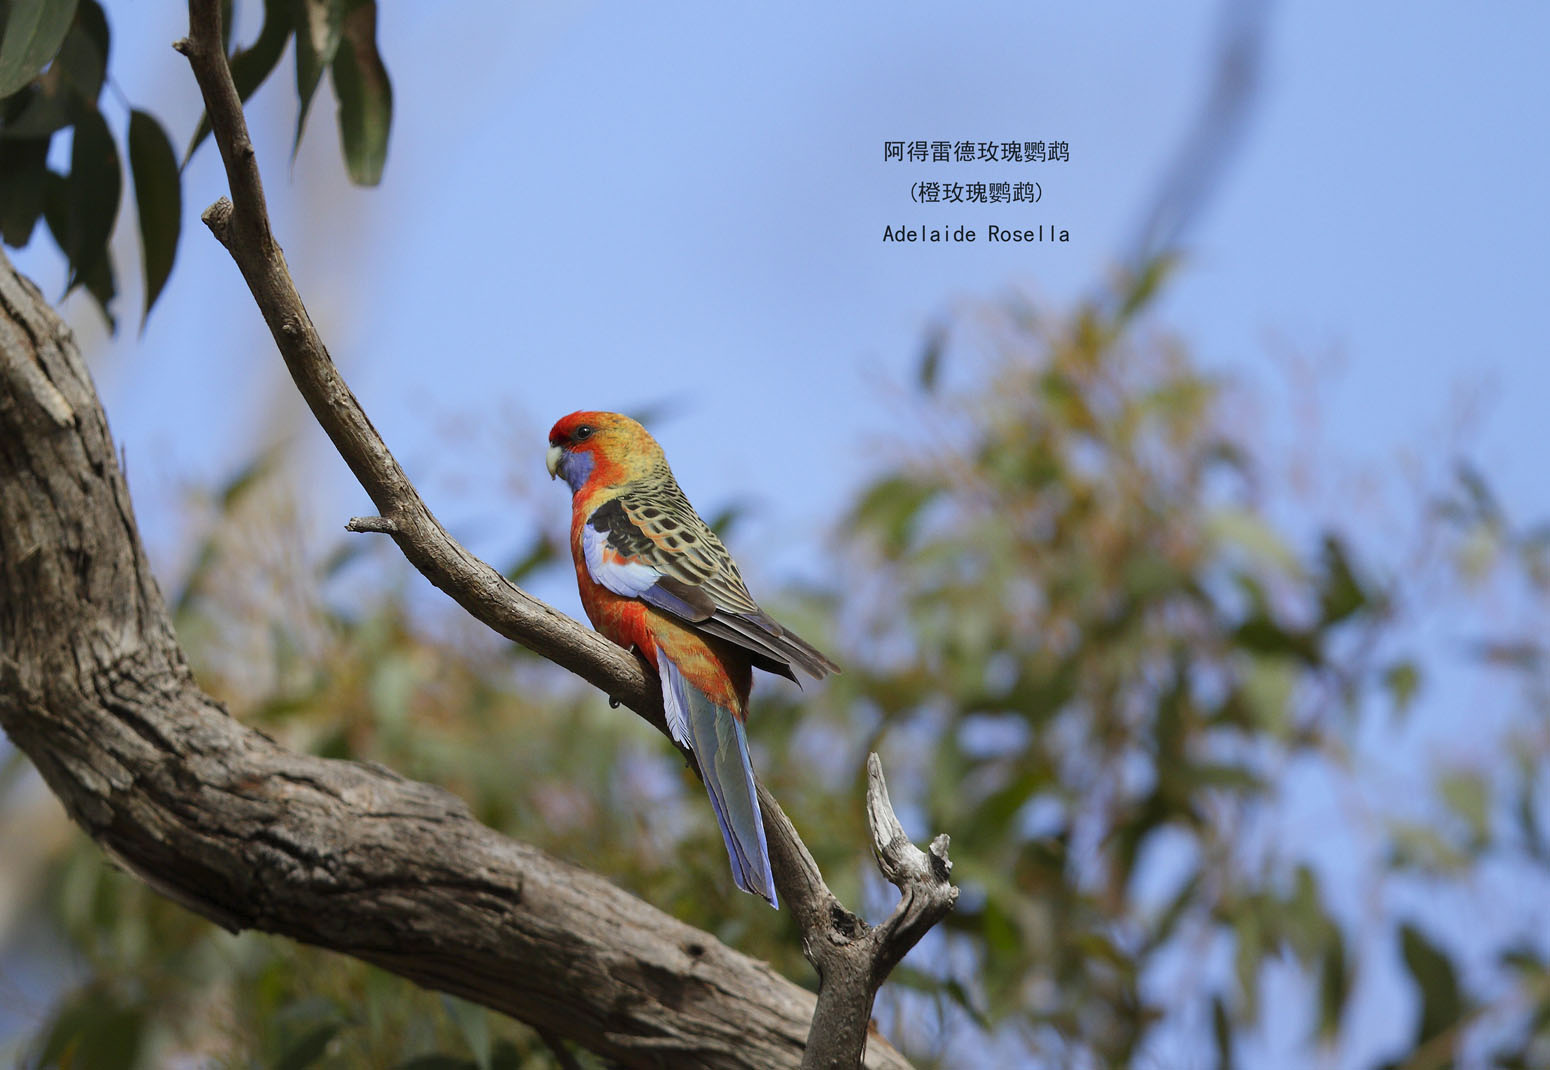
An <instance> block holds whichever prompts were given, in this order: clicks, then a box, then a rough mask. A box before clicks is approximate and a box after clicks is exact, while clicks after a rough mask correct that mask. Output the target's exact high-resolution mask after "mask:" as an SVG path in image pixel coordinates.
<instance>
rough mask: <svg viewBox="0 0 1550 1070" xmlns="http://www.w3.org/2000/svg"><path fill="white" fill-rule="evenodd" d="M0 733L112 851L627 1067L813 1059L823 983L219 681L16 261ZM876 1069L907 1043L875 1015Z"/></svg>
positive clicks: (66, 348)
mask: <svg viewBox="0 0 1550 1070" xmlns="http://www.w3.org/2000/svg"><path fill="white" fill-rule="evenodd" d="M0 728H3V729H4V731H5V732H6V734H7V735H8V736H9V737H10V739H11V740H12V741H13V742H14V743H15V744H16V745H17V746H18V747H19V748H20V749H21V750H22V751H24V752H25V753H26V754H27V755H28V756H29V757H30V758H31V759H32V761H33V763H34V764H35V765H36V766H37V768H38V770H39V771H40V772H41V773H42V775H43V777H44V779H45V780H46V781H47V782H48V784H49V786H50V788H52V790H53V791H54V793H55V794H56V795H57V796H58V797H59V798H60V800H61V801H62V802H63V803H64V805H65V807H66V809H67V810H68V811H69V813H70V815H71V817H72V818H73V819H74V820H75V821H76V822H77V823H79V824H80V825H81V827H82V828H83V829H85V830H86V831H87V833H88V834H90V835H91V836H92V838H93V839H95V840H96V841H97V842H98V843H99V844H101V845H102V847H103V848H104V850H106V851H107V852H108V853H109V854H110V855H111V856H112V857H113V858H114V859H116V860H117V861H118V862H119V863H120V864H122V865H123V866H124V867H125V868H127V869H128V870H130V871H131V872H133V873H135V874H137V875H138V876H139V877H140V878H142V879H143V880H145V881H146V882H147V883H148V884H150V885H151V886H153V887H155V888H157V889H158V890H159V891H161V892H163V893H164V894H166V895H168V896H170V897H171V898H173V899H175V900H176V901H178V902H179V903H182V904H183V905H184V906H186V907H188V908H189V909H191V910H194V911H196V912H197V913H199V914H201V915H203V916H205V917H207V918H210V919H211V920H213V921H215V922H217V923H218V924H220V925H222V926H224V927H226V928H227V929H230V930H232V931H237V930H240V929H243V928H255V929H260V930H263V931H266V932H272V933H277V934H280V935H284V936H289V937H292V938H294V939H297V940H301V941H303V942H306V943H310V944H314V945H317V946H320V947H326V948H331V949H334V950H337V951H340V952H343V953H345V954H348V955H352V956H355V957H357V958H360V959H362V960H365V961H367V962H371V963H374V964H376V965H378V966H381V967H383V968H385V969H388V970H391V971H393V972H394V973H397V974H400V975H402V976H404V977H407V978H409V979H411V980H413V981H415V982H417V983H419V984H422V985H425V986H427V987H431V988H435V989H439V990H442V991H446V992H451V993H455V994H457V995H459V996H462V997H464V998H467V999H470V1000H473V1001H475V1002H477V1003H480V1004H483V1005H484V1006H487V1007H491V1008H494V1009H495V1010H499V1011H502V1012H504V1013H506V1014H509V1015H511V1016H513V1017H515V1018H518V1019H520V1020H522V1021H524V1022H527V1023H529V1024H531V1025H533V1026H535V1027H537V1028H539V1029H540V1030H543V1031H545V1032H547V1033H551V1034H553V1035H556V1036H560V1037H564V1038H567V1039H570V1040H573V1041H575V1042H576V1043H578V1044H581V1045H583V1046H585V1047H586V1048H588V1049H590V1050H592V1051H594V1052H597V1053H598V1054H600V1055H602V1056H604V1057H605V1058H608V1059H611V1060H614V1061H616V1062H617V1063H619V1064H621V1065H624V1066H631V1067H637V1066H639V1067H659V1066H705V1067H749V1068H753V1067H774V1066H795V1065H797V1064H798V1063H799V1062H800V1061H801V1059H802V1056H803V1051H804V1047H805V1045H806V1043H807V1039H808V1029H809V1022H810V1021H811V1020H812V1018H813V1012H814V1002H815V1001H814V997H813V995H812V994H811V993H809V992H807V991H806V990H804V989H802V988H800V987H798V986H797V985H794V984H792V983H791V982H790V981H787V980H786V979H785V978H783V977H781V976H779V975H778V974H776V973H774V972H773V971H772V970H771V969H770V968H769V967H767V966H765V965H764V964H762V963H759V962H756V961H754V960H752V959H750V958H748V957H747V956H745V955H742V954H740V953H739V952H737V951H734V950H732V949H730V948H728V947H726V946H725V945H723V944H722V943H720V942H719V941H718V940H716V939H715V938H714V937H712V936H710V935H709V934H707V933H704V932H701V931H699V930H697V929H694V928H692V927H690V926H687V925H684V924H682V923H681V922H678V921H676V920H675V919H673V918H671V917H669V916H667V915H665V914H663V913H662V912H660V911H658V910H656V909H655V908H653V907H651V906H650V905H648V904H646V903H644V902H642V901H640V900H639V899H636V898H635V897H633V896H631V895H628V894H627V893H625V892H623V891H621V890H620V889H618V888H616V887H614V886H613V885H612V884H609V883H608V882H607V881H606V880H604V879H602V878H600V877H598V876H596V875H594V874H591V873H588V872H586V871H584V870H581V869H579V868H577V867H575V866H571V865H568V864H566V863H564V862H561V861H558V860H556V859H554V858H551V857H549V856H548V855H546V854H544V853H543V852H542V851H539V850H537V849H536V848H533V847H531V846H528V845H525V844H521V843H517V842H514V841H512V840H509V839H506V838H504V837H502V836H500V835H498V834H496V833H495V832H493V831H491V830H490V829H487V828H485V827H484V826H482V825H480V824H479V823H478V822H476V821H474V820H473V819H472V817H471V816H470V815H469V813H468V811H467V809H466V807H465V806H464V805H463V803H462V802H461V801H460V800H458V799H457V798H456V797H454V796H452V795H450V794H449V793H447V792H445V791H443V790H441V789H439V788H435V787H432V786H429V785H425V784H418V783H414V782H411V781H408V780H405V779H403V778H401V777H399V776H397V775H395V774H394V773H392V772H391V771H389V770H386V769H383V768H380V767H376V766H365V765H361V764H357V763H353V762H342V761H328V760H324V759H319V758H314V757H310V756H307V755H301V754H294V753H290V752H288V751H286V750H284V749H283V748H281V747H279V746H278V745H277V744H275V743H274V742H273V741H272V740H270V739H269V738H268V737H266V736H264V735H263V734H261V733H259V732H256V731H254V730H252V729H250V728H247V727H245V726H244V725H242V724H240V723H238V722H237V721H235V720H233V719H232V718H231V717H230V716H229V715H228V714H227V712H226V710H225V709H224V708H223V707H222V706H221V705H220V704H219V703H218V702H216V701H215V700H213V699H211V698H210V697H209V696H207V695H205V694H204V693H203V692H202V691H200V689H199V687H198V685H197V684H196V683H195V681H194V679H193V676H192V674H191V673H190V671H189V668H188V664H187V662H186V660H185V659H184V657H183V653H182V651H181V649H180V648H179V646H178V643H177V640H176V638H175V636H174V635H173V631H172V626H171V623H170V620H169V618H168V615H167V612H166V609H165V607H164V605H163V602H162V598H161V594H160V592H159V591H158V589H157V586H156V583H155V580H154V579H153V578H152V576H151V573H150V569H149V567H148V565H147V562H146V558H145V553H144V550H143V548H142V546H141V544H140V540H139V537H138V534H137V532H136V529H135V522H134V514H133V510H132V509H131V507H130V500H129V493H128V489H127V487H126V485H125V482H124V478H123V474H122V472H121V471H120V469H119V466H118V464H117V461H116V459H115V457H114V452H113V445H112V440H111V438H110V436H109V433H108V427H107V421H106V418H105V417H104V415H103V412H102V409H101V407H100V405H99V403H98V401H97V398H96V394H95V392H94V390H93V387H92V384H91V380H90V377H89V375H88V374H87V371H86V367H85V365H84V363H83V362H82V360H81V356H80V353H79V351H78V350H77V347H76V345H75V342H74V339H73V338H72V336H71V334H70V332H69V331H68V330H67V329H66V328H65V326H64V325H63V324H62V323H61V322H60V321H59V319H58V318H57V317H56V316H55V315H54V313H53V312H52V310H50V309H49V307H48V306H47V304H46V303H45V302H44V301H43V300H42V298H41V296H40V295H39V294H38V291H37V289H36V288H35V287H34V286H32V284H31V283H30V282H28V281H27V280H25V279H23V278H22V277H21V276H20V275H18V274H17V273H16V272H15V271H14V269H13V268H12V267H11V265H10V263H9V261H8V260H5V259H4V257H3V256H0ZM889 965H891V963H890V964H889ZM884 972H886V970H885V971H884ZM878 980H879V981H880V978H878ZM865 1065H867V1066H869V1067H878V1068H885V1067H886V1068H897V1067H904V1066H907V1065H908V1064H907V1063H906V1062H905V1061H904V1060H903V1058H902V1057H901V1056H900V1055H899V1054H898V1053H897V1052H896V1051H895V1050H894V1049H893V1048H891V1047H890V1046H889V1045H888V1044H887V1043H886V1042H884V1041H883V1040H882V1039H881V1038H879V1037H877V1036H876V1035H875V1034H874V1035H873V1036H872V1038H871V1042H870V1044H869V1045H868V1050H867V1054H866V1062H865Z"/></svg>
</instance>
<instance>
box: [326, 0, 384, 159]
mask: <svg viewBox="0 0 1550 1070" xmlns="http://www.w3.org/2000/svg"><path fill="white" fill-rule="evenodd" d="M342 33H343V40H342V41H341V42H340V47H339V51H338V53H337V54H336V55H335V56H334V62H333V66H332V67H330V68H329V69H330V71H331V73H332V75H333V80H334V96H335V97H337V98H338V100H339V143H340V146H341V147H342V148H343V150H344V162H345V167H346V169H347V170H348V171H349V172H350V181H351V182H354V183H355V184H356V185H358V186H375V185H376V184H377V183H378V182H380V181H382V168H383V166H384V165H385V164H386V163H387V146H388V130H389V128H390V127H391V125H392V122H393V87H392V85H391V83H389V81H388V73H387V68H386V67H384V66H383V64H382V56H381V55H380V54H379V53H378V52H377V5H376V3H375V0H356V2H355V4H354V6H353V7H351V8H350V10H349V11H348V12H347V13H346V14H345V17H344V24H343V28H342Z"/></svg>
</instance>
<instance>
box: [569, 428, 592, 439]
mask: <svg viewBox="0 0 1550 1070" xmlns="http://www.w3.org/2000/svg"><path fill="white" fill-rule="evenodd" d="M570 437H571V438H572V439H573V440H574V441H576V442H585V441H586V440H587V439H589V438H591V437H592V428H590V427H588V426H587V425H586V424H582V425H581V426H580V427H578V428H576V430H575V431H573V432H571V436H570Z"/></svg>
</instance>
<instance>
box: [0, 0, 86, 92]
mask: <svg viewBox="0 0 1550 1070" xmlns="http://www.w3.org/2000/svg"><path fill="white" fill-rule="evenodd" d="M75 4H76V0H12V3H11V10H10V13H9V15H8V16H7V18H6V20H5V36H4V38H0V97H8V96H10V95H11V94H12V93H14V92H16V91H17V90H18V89H20V88H21V87H22V86H24V85H26V84H27V83H28V82H30V81H32V80H33V79H34V78H36V77H37V76H38V73H39V72H40V71H42V70H43V68H44V67H46V66H47V65H48V62H49V60H51V59H53V58H54V55H55V54H56V53H57V52H58V51H59V46H60V45H61V44H62V43H63V42H64V39H65V34H67V33H69V32H70V26H71V24H72V23H73V22H74V21H75Z"/></svg>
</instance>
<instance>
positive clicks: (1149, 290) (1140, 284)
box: [1116, 253, 1178, 326]
mask: <svg viewBox="0 0 1550 1070" xmlns="http://www.w3.org/2000/svg"><path fill="white" fill-rule="evenodd" d="M1177 265H1178V257H1177V256H1175V255H1172V254H1168V253H1163V254H1160V255H1158V256H1154V257H1152V259H1150V260H1148V261H1147V262H1146V263H1145V264H1144V265H1143V266H1142V268H1141V270H1140V271H1139V272H1137V273H1136V274H1135V276H1134V277H1132V278H1131V279H1130V280H1129V282H1130V285H1129V286H1128V287H1126V288H1125V294H1124V299H1123V300H1122V301H1121V302H1120V306H1119V313H1118V315H1117V317H1116V320H1117V323H1116V326H1123V325H1124V324H1126V323H1128V322H1129V321H1130V320H1131V319H1132V318H1134V317H1135V315H1136V313H1138V312H1140V311H1141V310H1142V309H1143V308H1145V307H1146V306H1147V305H1148V304H1150V303H1151V300H1152V298H1153V297H1155V296H1156V295H1157V293H1158V292H1159V291H1160V290H1161V289H1162V285H1163V283H1164V282H1166V281H1167V280H1168V276H1169V275H1171V274H1173V269H1174V268H1175V267H1176V266H1177Z"/></svg>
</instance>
